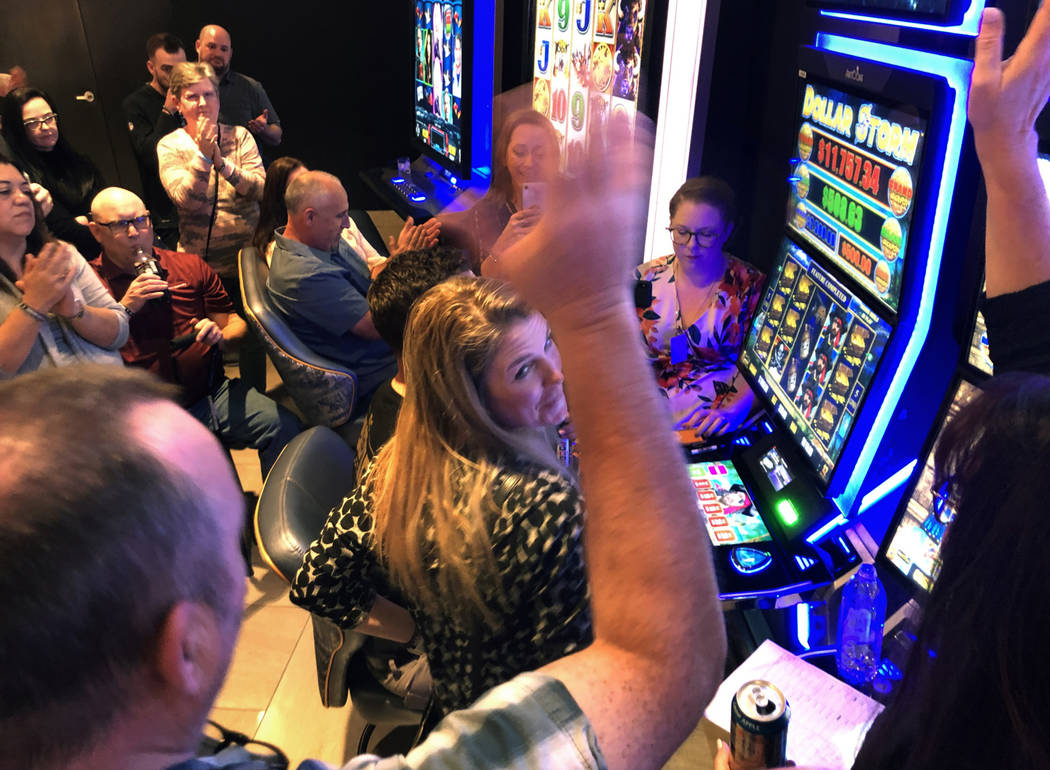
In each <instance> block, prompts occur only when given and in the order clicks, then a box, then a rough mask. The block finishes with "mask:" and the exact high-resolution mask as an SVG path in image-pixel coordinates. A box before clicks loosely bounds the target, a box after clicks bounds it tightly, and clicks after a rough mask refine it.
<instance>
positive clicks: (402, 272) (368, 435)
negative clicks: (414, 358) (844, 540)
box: [356, 246, 470, 478]
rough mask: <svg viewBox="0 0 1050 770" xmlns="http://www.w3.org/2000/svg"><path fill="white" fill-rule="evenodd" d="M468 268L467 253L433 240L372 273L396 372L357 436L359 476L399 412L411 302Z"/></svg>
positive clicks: (377, 315)
mask: <svg viewBox="0 0 1050 770" xmlns="http://www.w3.org/2000/svg"><path fill="white" fill-rule="evenodd" d="M469 272H470V264H469V263H468V261H467V256H466V254H464V253H463V252H461V251H459V250H458V249H452V248H449V247H447V246H433V247H431V248H429V249H418V250H416V251H403V252H400V253H398V254H395V255H394V256H392V257H391V258H390V259H389V261H387V263H386V266H385V267H384V269H383V271H382V272H381V273H379V275H377V276H376V277H375V278H374V279H373V281H372V285H371V287H369V289H368V307H369V312H370V313H371V314H372V321H373V323H374V324H375V327H376V330H377V331H378V332H379V336H380V337H381V338H382V339H383V341H384V342H386V344H387V345H389V346H390V349H391V350H392V351H394V358H395V359H396V360H397V373H396V374H395V375H394V376H393V378H391V379H390V380H388V381H387V382H384V383H383V384H382V385H380V386H379V389H378V390H376V392H375V395H374V396H373V397H372V402H371V403H370V404H369V406H368V413H367V414H366V416H365V424H364V427H363V428H362V429H361V437H360V438H359V439H358V442H357V458H356V464H357V476H358V478H360V476H361V473H362V472H364V469H365V468H367V467H368V463H370V462H371V461H372V458H373V457H375V456H376V453H377V452H378V451H379V450H380V448H382V446H383V444H385V443H386V442H387V441H388V440H389V439H390V437H391V436H393V435H394V426H395V425H397V415H398V413H399V412H400V411H401V402H402V400H403V398H404V395H405V381H404V379H403V377H402V374H401V351H402V349H403V347H404V343H405V325H406V324H407V322H408V312H409V311H410V310H411V309H412V303H413V302H415V301H416V300H417V299H418V298H419V297H421V296H422V295H423V294H424V293H425V292H426V291H427V289H430V288H432V287H434V286H437V285H438V284H439V283H441V282H442V281H444V280H446V279H447V278H451V277H452V276H454V275H461V274H463V273H469Z"/></svg>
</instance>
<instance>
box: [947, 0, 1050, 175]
mask: <svg viewBox="0 0 1050 770" xmlns="http://www.w3.org/2000/svg"><path fill="white" fill-rule="evenodd" d="M1004 26H1005V21H1004V18H1003V12H1002V11H1000V10H999V9H998V8H986V9H985V11H984V14H983V15H982V17H981V31H980V34H979V35H978V36H977V48H976V51H975V55H974V68H973V76H972V79H971V85H970V102H969V105H968V109H967V112H968V114H969V119H970V124H971V125H972V126H973V131H974V139H975V141H976V142H977V145H978V151H979V152H981V154H982V162H984V160H985V158H984V157H983V156H984V155H986V154H988V153H990V152H993V151H994V152H1002V153H1010V152H1016V151H1021V152H1024V153H1025V154H1031V155H1033V156H1034V154H1035V152H1036V146H1037V142H1038V140H1037V137H1036V134H1035V130H1034V126H1035V119H1036V118H1037V117H1038V116H1039V113H1040V112H1041V111H1042V109H1043V107H1044V106H1045V105H1046V102H1047V98H1048V97H1050V4H1047V3H1043V4H1042V6H1041V7H1040V8H1039V10H1038V11H1037V12H1036V14H1035V16H1034V18H1033V19H1032V24H1031V26H1030V27H1029V28H1028V32H1027V33H1026V34H1025V36H1024V39H1023V40H1021V43H1020V44H1019V45H1018V46H1017V50H1016V51H1015V52H1014V54H1013V56H1011V57H1010V58H1009V59H1007V60H1005V61H1003V58H1002V57H1003V28H1004Z"/></svg>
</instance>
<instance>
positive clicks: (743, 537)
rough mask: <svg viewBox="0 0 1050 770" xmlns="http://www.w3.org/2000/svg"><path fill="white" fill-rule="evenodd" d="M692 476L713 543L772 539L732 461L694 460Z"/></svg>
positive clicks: (699, 505) (726, 543)
mask: <svg viewBox="0 0 1050 770" xmlns="http://www.w3.org/2000/svg"><path fill="white" fill-rule="evenodd" d="M689 478H690V479H691V480H692V482H693V488H694V489H695V490H696V502H697V505H698V507H699V509H700V515H701V516H703V517H704V524H705V525H706V526H707V534H708V536H709V537H710V538H711V543H712V545H740V544H741V543H761V542H765V541H767V540H771V539H772V538H771V537H770V534H769V530H768V529H766V525H765V522H763V521H762V517H761V516H759V515H758V509H757V508H755V502H754V500H753V499H752V498H751V493H750V492H749V491H748V489H747V487H746V486H744V482H743V481H742V480H741V478H740V474H738V473H737V471H736V468H734V467H733V466H732V464H730V463H728V462H702V463H693V464H691V465H689Z"/></svg>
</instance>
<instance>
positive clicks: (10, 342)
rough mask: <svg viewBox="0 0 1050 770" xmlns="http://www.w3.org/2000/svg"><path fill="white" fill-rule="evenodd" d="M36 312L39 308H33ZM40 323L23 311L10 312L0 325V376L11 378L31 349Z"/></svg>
mask: <svg viewBox="0 0 1050 770" xmlns="http://www.w3.org/2000/svg"><path fill="white" fill-rule="evenodd" d="M33 310H36V311H38V312H41V311H40V308H33ZM41 323H42V322H41V321H37V320H36V319H34V318H33V317H32V316H30V315H29V314H28V313H26V312H25V311H24V310H18V309H15V310H12V311H11V313H10V314H9V315H8V316H7V318H6V319H5V320H4V322H3V323H2V324H0V376H7V377H13V376H14V374H15V372H17V371H18V368H19V367H20V366H22V364H23V363H25V360H26V357H27V356H28V355H29V351H30V350H32V349H33V343H34V342H36V338H37V334H38V333H39V332H40V324H41Z"/></svg>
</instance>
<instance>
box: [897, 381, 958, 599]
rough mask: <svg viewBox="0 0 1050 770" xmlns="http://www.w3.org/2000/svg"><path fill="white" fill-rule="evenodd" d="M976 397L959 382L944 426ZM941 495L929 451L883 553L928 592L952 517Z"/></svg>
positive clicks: (931, 451) (939, 565)
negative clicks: (936, 485)
mask: <svg viewBox="0 0 1050 770" xmlns="http://www.w3.org/2000/svg"><path fill="white" fill-rule="evenodd" d="M976 393H977V388H975V387H974V386H973V385H971V384H970V383H969V382H967V381H966V380H962V381H960V383H959V387H958V388H957V389H956V391H955V395H954V396H953V397H952V402H951V406H949V407H948V414H947V417H946V418H945V423H944V424H947V423H948V422H949V421H950V420H951V419H952V418H953V417H954V416H955V415H956V414H957V413H958V411H959V410H960V409H961V408H962V407H963V406H965V405H966V404H968V403H969V402H970V400H971V399H972V398H973V397H974V395H976ZM941 429H942V430H943V426H942V428H941ZM942 491H943V490H940V489H934V487H933V449H932V448H931V449H930V453H929V455H928V456H927V457H926V464H925V465H924V466H923V469H922V474H921V475H920V476H919V480H918V482H917V483H916V484H915V488H914V489H913V490H912V493H911V497H910V498H909V499H908V503H907V506H906V508H905V509H904V512H903V514H902V515H901V517H900V520H899V521H898V523H897V526H896V527H895V528H894V530H893V531H892V533H891V534H890V540H889V545H888V546H887V547H886V550H885V555H886V559H887V560H889V562H890V564H892V565H893V566H895V567H896V568H897V569H898V570H900V572H901V574H903V575H904V576H905V577H906V578H908V580H910V581H911V582H912V583H914V584H915V585H916V586H918V587H919V588H921V589H922V590H923V591H929V590H930V589H931V588H932V587H933V581H934V580H936V579H937V573H938V571H939V570H940V567H941V561H940V551H941V542H942V541H943V540H944V534H945V532H947V530H948V526H949V525H950V524H951V522H952V519H953V518H954V515H955V514H954V512H953V511H952V508H951V506H950V505H949V504H948V502H947V500H946V499H945V497H944V495H943V494H942Z"/></svg>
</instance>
